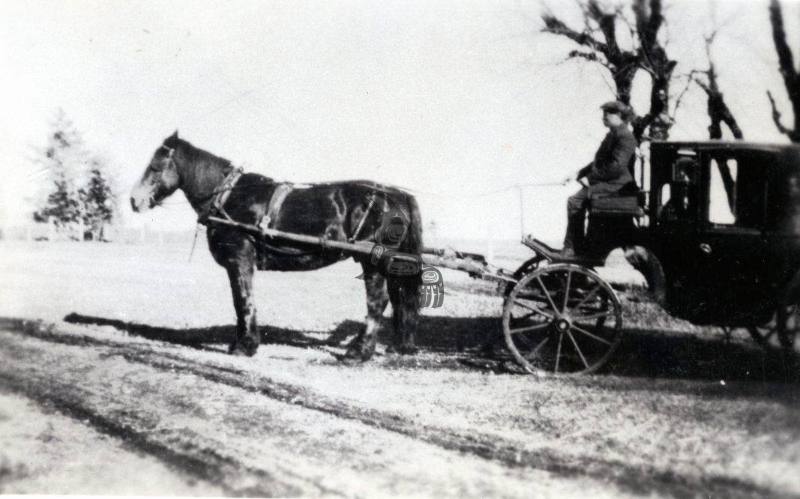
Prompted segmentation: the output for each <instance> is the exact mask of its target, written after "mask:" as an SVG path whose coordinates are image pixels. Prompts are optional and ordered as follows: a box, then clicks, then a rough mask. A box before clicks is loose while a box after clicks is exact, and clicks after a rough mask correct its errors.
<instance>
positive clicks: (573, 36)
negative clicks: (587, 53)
mask: <svg viewBox="0 0 800 499" xmlns="http://www.w3.org/2000/svg"><path fill="white" fill-rule="evenodd" d="M542 20H543V21H544V29H543V30H542V31H544V32H545V33H552V34H554V35H561V36H565V37H567V38H569V39H570V40H572V41H574V42H575V43H577V44H578V45H583V46H585V47H589V48H591V49H592V50H597V51H599V52H605V51H606V50H607V47H606V45H605V44H604V43H603V42H601V41H599V40H596V39H595V38H594V37H592V36H591V35H590V34H588V33H586V32H583V33H581V32H578V31H575V30H574V29H571V28H569V27H568V26H567V25H566V24H564V23H563V22H562V21H561V20H560V19H558V18H557V17H555V16H554V15H552V14H544V15H542Z"/></svg>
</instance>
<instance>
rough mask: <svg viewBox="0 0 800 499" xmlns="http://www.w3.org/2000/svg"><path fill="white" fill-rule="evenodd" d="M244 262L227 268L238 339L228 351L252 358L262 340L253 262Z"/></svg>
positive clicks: (238, 262)
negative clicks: (257, 314) (255, 294)
mask: <svg viewBox="0 0 800 499" xmlns="http://www.w3.org/2000/svg"><path fill="white" fill-rule="evenodd" d="M244 260H246V261H236V262H231V264H230V265H227V266H226V267H225V269H226V270H227V271H228V278H229V279H230V281H231V292H232V293H233V306H234V308H235V309H236V339H234V340H233V343H231V345H230V348H229V349H228V351H229V352H230V353H232V354H234V355H247V356H251V355H253V354H255V353H256V350H258V344H259V343H260V338H259V335H258V328H257V327H256V306H255V303H253V261H252V260H248V259H244Z"/></svg>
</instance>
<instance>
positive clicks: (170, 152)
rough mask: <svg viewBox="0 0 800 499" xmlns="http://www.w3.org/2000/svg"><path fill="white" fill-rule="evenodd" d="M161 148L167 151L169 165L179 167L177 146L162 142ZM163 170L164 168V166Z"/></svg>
mask: <svg viewBox="0 0 800 499" xmlns="http://www.w3.org/2000/svg"><path fill="white" fill-rule="evenodd" d="M159 149H165V150H166V151H167V159H169V165H168V166H174V167H176V168H177V166H178V165H176V164H175V148H174V147H170V146H168V145H166V144H161V145H160V146H159ZM162 170H163V168H162Z"/></svg>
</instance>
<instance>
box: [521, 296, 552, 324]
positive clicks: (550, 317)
mask: <svg viewBox="0 0 800 499" xmlns="http://www.w3.org/2000/svg"><path fill="white" fill-rule="evenodd" d="M514 304H515V305H519V306H520V307H522V308H527V309H528V310H530V311H531V312H535V313H537V314H539V315H542V316H544V317H547V318H548V319H550V320H553V319H555V317H554V316H553V315H551V314H548V313H547V312H545V311H544V310H541V309H539V308H536V307H533V306H531V305H527V304H525V303H522V302H521V301H519V300H514Z"/></svg>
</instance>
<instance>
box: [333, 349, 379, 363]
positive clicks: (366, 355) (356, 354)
mask: <svg viewBox="0 0 800 499" xmlns="http://www.w3.org/2000/svg"><path fill="white" fill-rule="evenodd" d="M374 353H375V347H372V348H371V349H370V348H365V347H364V346H360V347H356V348H352V347H351V348H348V349H347V351H346V352H345V353H344V355H343V356H342V358H341V359H340V360H343V361H351V362H366V361H368V360H369V359H371V358H372V354H374Z"/></svg>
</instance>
